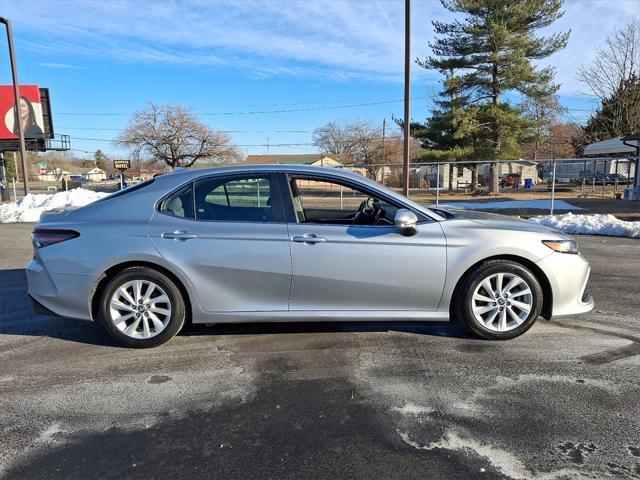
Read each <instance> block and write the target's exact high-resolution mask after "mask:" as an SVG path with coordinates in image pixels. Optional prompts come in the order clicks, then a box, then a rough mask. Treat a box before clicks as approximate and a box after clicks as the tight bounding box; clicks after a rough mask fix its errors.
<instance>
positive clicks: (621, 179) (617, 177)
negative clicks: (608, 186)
mask: <svg viewBox="0 0 640 480" xmlns="http://www.w3.org/2000/svg"><path fill="white" fill-rule="evenodd" d="M628 178H629V177H627V176H626V175H622V174H621V173H611V174H609V180H611V181H612V182H615V181H616V180H617V181H618V182H626V181H627V180H628Z"/></svg>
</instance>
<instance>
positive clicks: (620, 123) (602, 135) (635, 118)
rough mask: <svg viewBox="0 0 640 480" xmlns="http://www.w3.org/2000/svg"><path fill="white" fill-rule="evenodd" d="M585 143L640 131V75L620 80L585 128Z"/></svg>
mask: <svg viewBox="0 0 640 480" xmlns="http://www.w3.org/2000/svg"><path fill="white" fill-rule="evenodd" d="M583 132H584V134H583V139H582V140H583V141H582V143H583V145H586V144H588V143H591V142H597V141H600V140H606V139H608V138H611V137H619V136H627V135H632V134H635V133H638V132H640V76H638V75H637V74H632V75H630V77H629V78H627V79H624V80H622V81H621V82H620V85H619V86H618V88H617V89H616V90H615V91H614V92H613V95H611V97H609V98H605V99H604V100H603V101H602V105H601V106H600V108H599V109H598V110H597V111H596V112H595V113H594V114H593V115H592V116H591V118H590V119H589V121H588V122H587V124H586V125H585V126H584V128H583Z"/></svg>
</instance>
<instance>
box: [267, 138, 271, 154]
mask: <svg viewBox="0 0 640 480" xmlns="http://www.w3.org/2000/svg"><path fill="white" fill-rule="evenodd" d="M270 152H271V145H269V137H267V155H269V154H270Z"/></svg>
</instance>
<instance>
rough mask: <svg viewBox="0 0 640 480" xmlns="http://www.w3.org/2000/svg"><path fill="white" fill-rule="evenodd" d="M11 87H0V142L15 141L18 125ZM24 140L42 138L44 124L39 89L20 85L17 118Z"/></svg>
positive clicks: (35, 86)
mask: <svg viewBox="0 0 640 480" xmlns="http://www.w3.org/2000/svg"><path fill="white" fill-rule="evenodd" d="M13 99H14V96H13V87H12V86H10V85H0V140H16V139H17V138H18V125H17V122H16V111H15V106H14V100H13ZM18 118H19V119H20V122H21V123H22V131H23V132H24V137H25V138H26V139H39V138H43V137H44V136H45V135H44V132H45V123H44V117H43V106H42V103H41V100H40V89H39V88H38V86H37V85H21V86H20V100H19V116H18Z"/></svg>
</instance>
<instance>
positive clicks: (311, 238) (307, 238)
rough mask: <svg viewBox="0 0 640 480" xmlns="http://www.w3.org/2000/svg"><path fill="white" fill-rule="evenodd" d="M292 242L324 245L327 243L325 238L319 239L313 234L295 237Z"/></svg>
mask: <svg viewBox="0 0 640 480" xmlns="http://www.w3.org/2000/svg"><path fill="white" fill-rule="evenodd" d="M291 240H293V241H294V242H298V243H324V242H326V241H327V239H326V238H324V237H318V236H316V235H314V234H313V233H305V234H304V235H294V236H293V237H291Z"/></svg>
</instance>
